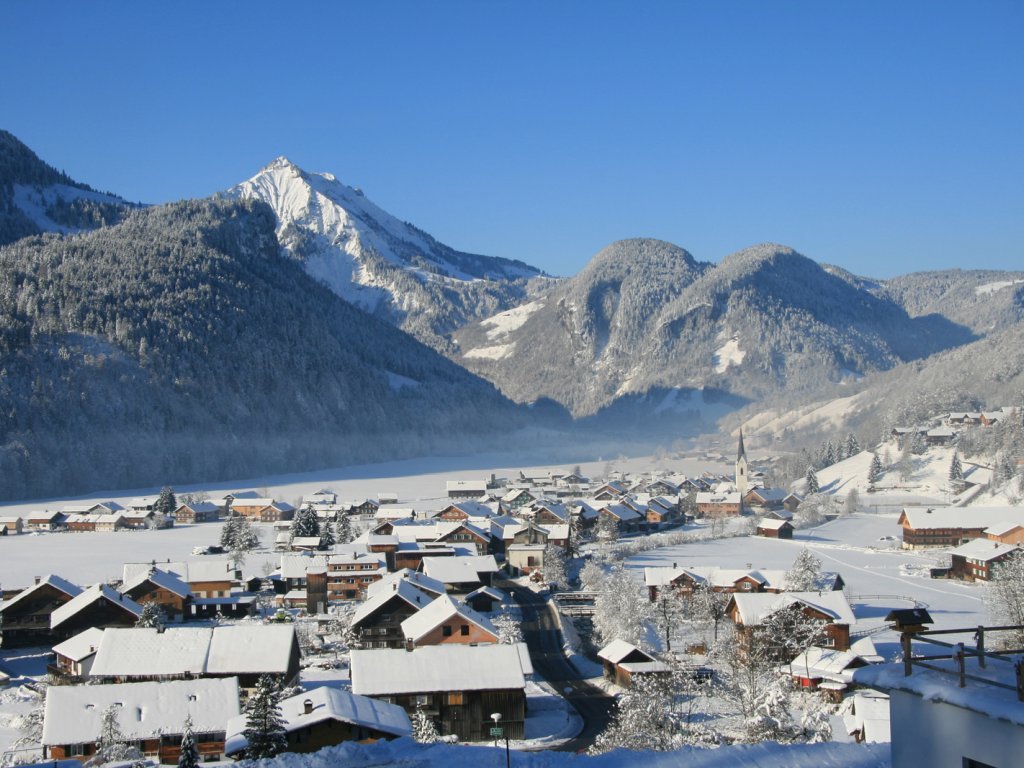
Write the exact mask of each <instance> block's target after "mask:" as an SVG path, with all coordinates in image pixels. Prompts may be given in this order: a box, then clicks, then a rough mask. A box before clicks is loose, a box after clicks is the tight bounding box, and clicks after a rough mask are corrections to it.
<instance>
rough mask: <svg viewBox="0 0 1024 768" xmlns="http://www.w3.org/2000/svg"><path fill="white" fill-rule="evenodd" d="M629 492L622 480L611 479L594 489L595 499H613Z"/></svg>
mask: <svg viewBox="0 0 1024 768" xmlns="http://www.w3.org/2000/svg"><path fill="white" fill-rule="evenodd" d="M627 493H629V486H627V485H626V483H625V482H623V481H622V480H611V481H609V482H607V483H605V484H604V485H602V486H600V487H598V489H597V490H596V491H594V499H596V500H597V501H614V500H615V499H618V498H620V497H622V496H625V495H626V494H627Z"/></svg>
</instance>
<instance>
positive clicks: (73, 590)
mask: <svg viewBox="0 0 1024 768" xmlns="http://www.w3.org/2000/svg"><path fill="white" fill-rule="evenodd" d="M80 594H82V588H81V587H78V586H76V585H74V584H72V583H71V582H70V581H66V580H65V579H62V578H61V577H60V576H54V575H53V574H50V575H48V576H46V577H45V578H42V579H40V578H39V577H36V580H35V584H33V585H32V586H31V587H27V588H25V589H23V590H22V591H21V592H19V593H17V594H16V595H15V596H14V597H11V598H10V599H8V600H5V601H4V602H3V603H0V647H3V648H17V647H24V646H27V645H49V644H50V643H51V642H52V640H53V638H54V634H53V631H52V630H51V628H50V617H51V615H52V614H53V612H54V611H55V610H57V609H58V608H60V607H61V606H63V605H66V604H67V603H69V602H70V601H71V600H72V599H73V598H75V597H77V596H78V595H80Z"/></svg>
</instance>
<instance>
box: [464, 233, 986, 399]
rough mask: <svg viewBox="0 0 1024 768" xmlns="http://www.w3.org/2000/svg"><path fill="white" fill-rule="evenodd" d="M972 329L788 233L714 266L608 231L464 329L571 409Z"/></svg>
mask: <svg viewBox="0 0 1024 768" xmlns="http://www.w3.org/2000/svg"><path fill="white" fill-rule="evenodd" d="M972 338H973V336H972V335H971V333H970V332H969V330H967V329H966V328H963V327H960V326H958V325H956V324H954V323H951V322H949V321H948V320H946V319H945V318H941V317H924V318H917V319H915V318H911V317H910V316H909V315H908V314H907V312H906V311H905V310H904V309H903V308H902V307H901V306H899V305H898V304H896V303H895V302H893V301H892V300H890V299H888V298H885V297H880V296H876V295H874V294H873V293H872V292H871V291H869V290H867V289H866V288H865V287H862V286H858V285H857V284H855V283H854V282H853V281H851V280H848V279H846V278H845V277H842V276H837V275H834V274H832V273H830V272H829V271H827V270H826V269H823V268H822V267H821V266H820V265H818V264H816V263H815V262H813V261H812V260H810V259H808V258H806V257H804V256H801V255H800V254H798V253H796V252H795V251H793V250H791V249H789V248H786V247H784V246H778V245H770V244H766V245H759V246H755V247H753V248H748V249H745V250H743V251H740V252H738V253H735V254H732V255H731V256H728V257H726V258H725V259H723V260H722V261H721V263H719V264H717V265H712V264H701V263H698V262H696V261H694V259H693V258H692V256H690V254H688V253H686V251H683V250H682V249H681V248H678V247H676V246H673V245H671V244H669V243H664V242H660V241H656V240H625V241H620V242H617V243H613V244H612V245H611V246H609V247H608V248H606V249H604V250H603V251H601V252H600V253H599V254H598V255H597V256H595V257H594V259H593V261H592V262H591V264H589V265H588V266H587V268H586V269H584V270H583V271H582V272H581V273H580V274H579V275H577V276H576V277H574V278H571V279H570V280H567V281H565V282H564V283H563V284H561V285H559V286H558V287H556V288H555V289H554V290H553V291H551V292H549V293H548V294H547V295H546V296H544V297H543V298H542V299H540V300H538V301H534V302H532V303H529V304H526V305H523V306H520V307H519V308H517V309H515V310H512V311H510V312H506V313H504V314H500V315H498V316H496V317H494V318H490V319H488V320H484V321H482V322H480V323H477V324H474V325H471V326H468V327H467V328H465V329H463V330H462V331H460V332H459V333H457V334H456V339H457V341H458V343H459V351H460V353H461V357H460V358H459V359H460V360H461V361H462V362H463V363H464V364H465V365H467V367H469V368H470V369H471V370H474V371H477V372H479V373H480V374H481V375H483V376H485V377H487V378H489V379H490V380H491V381H494V382H495V383H496V384H497V385H498V386H499V387H500V388H501V389H502V391H503V392H505V393H506V394H507V395H509V396H510V397H512V398H513V399H514V400H517V401H524V402H529V401H532V400H535V399H537V398H541V397H544V398H550V399H552V400H555V401H557V402H559V403H562V404H564V405H565V406H566V407H568V408H569V409H570V410H571V411H572V412H573V413H574V415H577V416H586V415H590V414H593V413H595V412H597V411H598V410H600V409H601V408H604V407H607V406H609V405H611V404H612V403H614V402H615V401H616V400H617V399H618V398H620V397H623V396H626V395H636V394H643V393H645V392H648V391H649V390H652V389H656V388H657V389H666V388H668V389H671V388H678V389H686V390H689V389H692V390H704V391H707V390H712V391H715V392H719V393H727V394H730V395H734V396H739V397H742V398H746V399H759V398H761V397H764V396H766V395H769V394H771V393H774V392H777V391H779V390H782V389H785V390H787V391H790V392H806V391H810V390H813V389H815V388H816V387H818V386H819V385H821V384H823V383H825V382H838V381H841V380H844V379H854V378H856V377H857V376H859V375H862V374H864V373H867V372H870V371H873V370H884V369H887V368H891V367H893V366H895V365H898V364H899V363H901V362H904V361H906V360H915V359H919V358H922V357H925V356H927V355H929V354H932V353H934V352H935V351H938V350H940V349H945V348H948V347H950V346H954V345H957V344H961V343H964V342H966V341H969V340H970V339H972Z"/></svg>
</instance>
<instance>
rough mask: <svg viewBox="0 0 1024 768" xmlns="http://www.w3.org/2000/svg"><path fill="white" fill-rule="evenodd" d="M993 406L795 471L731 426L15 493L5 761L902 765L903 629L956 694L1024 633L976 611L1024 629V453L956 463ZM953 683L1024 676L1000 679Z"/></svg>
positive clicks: (0, 609)
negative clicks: (366, 757)
mask: <svg viewBox="0 0 1024 768" xmlns="http://www.w3.org/2000/svg"><path fill="white" fill-rule="evenodd" d="M1014 419H1016V420H1017V421H1016V422H1014V421H1013V420H1014ZM1001 421H1002V422H1004V423H1007V422H1010V423H1017V422H1019V416H1018V415H1017V412H1016V411H1014V410H1012V409H1002V410H1000V411H992V412H982V413H978V414H971V413H951V414H948V415H944V416H943V417H942V418H941V422H942V423H941V424H940V425H938V426H937V425H934V424H930V425H927V426H923V427H914V428H897V429H894V430H893V434H892V435H891V440H892V442H891V445H880V446H879V447H877V448H876V449H874V450H872V451H863V450H859V446H855V445H854V444H853V443H848V444H849V445H850V446H851V447H850V448H849V450H844V451H841V452H840V453H842V454H843V455H842V456H837V455H833V456H832V457H831V460H830V461H831V463H829V462H827V461H826V462H821V466H820V467H818V468H817V469H815V468H814V467H809V468H808V472H807V476H806V477H805V478H803V479H802V480H799V481H795V482H790V483H786V484H785V485H783V486H782V487H772V483H771V477H772V473H773V468H772V460H771V457H767V456H766V457H763V458H762V459H752V458H751V457H750V456H749V455H748V450H747V446H746V445H745V442H744V436H743V433H742V432H739V433H738V434H737V435H736V436H735V438H734V439H735V441H736V442H735V443H734V447H733V456H731V457H728V458H726V457H724V456H722V455H721V454H714V453H709V452H703V453H701V452H695V453H693V454H691V455H689V456H688V457H683V456H677V457H673V456H671V455H668V456H662V457H660V458H659V459H657V460H655V459H654V458H653V457H647V458H639V459H635V460H629V461H625V460H619V461H616V462H606V463H604V464H603V465H602V464H601V463H598V462H592V463H590V464H586V463H585V464H584V465H583V466H582V467H581V466H575V467H572V468H571V469H566V468H554V467H549V468H531V469H521V470H514V471H510V472H504V473H503V472H497V471H495V472H483V473H480V474H479V475H478V476H476V477H468V476H458V477H452V476H448V477H447V478H446V479H444V480H443V481H442V480H440V479H439V478H440V477H442V474H439V473H435V474H431V475H424V476H422V477H420V478H418V480H417V482H418V483H419V485H418V486H417V487H419V488H422V489H423V493H422V494H421V495H418V496H415V495H413V494H412V493H408V494H407V493H404V492H391V491H388V492H377V493H376V494H375V495H374V496H373V497H369V496H362V495H360V496H359V497H357V498H351V496H350V497H346V496H343V494H342V493H341V492H338V491H336V490H334V489H333V487H332V486H324V487H313V488H310V489H309V490H308V492H306V493H303V494H302V495H301V497H298V498H292V499H291V501H285V500H284V499H283V498H282V496H284V495H285V494H276V495H275V494H274V493H272V492H271V491H270V490H269V489H268V488H260V489H258V490H252V489H241V490H234V491H230V492H227V493H221V492H220V491H212V492H203V491H191V492H189V493H187V494H181V495H180V496H179V495H176V494H175V493H174V491H173V490H172V489H170V488H165V489H164V490H163V491H161V493H159V494H155V495H152V496H144V497H131V498H127V499H122V500H120V501H116V500H111V499H107V500H101V501H91V502H87V501H82V502H76V503H74V504H65V505H62V506H61V508H60V509H59V510H56V511H50V510H48V509H44V510H38V509H23V508H19V509H18V510H17V512H16V513H14V514H8V515H5V516H3V517H0V525H2V526H3V528H2V530H3V538H2V540H0V548H2V549H0V552H3V559H4V560H6V561H7V562H9V563H14V562H15V560H14V559H12V558H13V556H15V555H16V554H17V552H18V550H17V549H16V548H18V547H20V546H22V542H24V543H25V546H26V548H27V547H28V545H31V547H32V548H31V560H32V565H31V567H32V568H34V569H35V573H34V574H33V575H29V576H27V577H26V576H24V575H23V574H25V570H24V567H25V566H21V567H20V568H19V575H21V578H22V580H21V582H20V583H19V582H12V581H11V576H10V574H4V575H3V579H4V580H3V582H2V586H3V593H2V597H3V602H2V603H0V686H3V688H0V703H2V704H3V706H2V708H0V709H2V711H3V712H4V715H3V717H4V719H3V720H2V721H0V748H2V751H3V764H4V765H17V764H33V763H38V762H41V761H44V760H49V761H61V760H76V761H79V762H88V763H89V764H92V765H98V764H103V763H107V762H113V761H114V758H113V757H112V755H116V756H117V757H119V758H121V759H124V758H125V755H129V756H131V758H132V759H139V760H148V761H151V762H152V763H159V764H180V763H181V762H182V760H186V762H187V760H188V759H191V758H190V757H189V755H194V757H195V758H196V759H197V760H200V761H223V760H235V759H242V758H247V757H268V756H271V755H273V754H276V753H280V752H300V753H301V752H312V751H316V750H319V749H322V748H324V747H330V746H337V745H344V744H350V743H365V742H374V741H388V740H392V739H400V738H403V737H408V738H412V739H415V740H416V741H418V742H420V743H434V742H449V743H457V744H463V745H469V746H472V745H487V744H492V743H497V742H499V741H502V740H505V741H507V742H508V743H509V744H510V745H511V746H512V747H515V748H518V749H538V748H543V749H558V750H562V751H579V750H589V751H591V752H602V751H607V750H609V749H614V748H619V747H625V748H636V749H651V748H652V746H651V744H652V743H654V744H657V743H658V739H659V738H664V739H665V741H664V742H663V744H662V747H661V748H666V749H667V748H671V747H672V746H679V745H680V744H683V745H691V746H703V747H706V746H716V745H722V744H732V743H756V742H758V741H764V740H774V741H786V742H799V743H806V742H810V743H814V742H842V743H849V744H854V745H855V744H857V743H868V744H871V743H889V742H890V741H891V742H892V744H893V750H894V755H895V754H896V750H897V743H898V741H899V737H898V733H899V729H900V724H899V718H900V717H906V716H907V714H906V713H907V712H913V716H914V717H918V718H920V717H927V714H925V715H922V709H925V710H926V709H927V706H926V704H927V702H925V701H923V700H921V697H920V696H919V695H918V696H917V698H916V699H915V700H914V705H913V706H909V705H903V706H902V708H901V709H900V710H898V711H897V710H896V709H895V708H894V709H893V710H892V715H890V696H894V697H899V698H900V700H901V701H905V700H906V697H907V696H910V697H911V698H913V697H914V696H915V694H914V690H915V689H914V686H913V685H911V684H908V683H906V682H905V680H904V678H906V680H911V679H912V678H914V676H917V677H916V678H914V679H917V680H921V679H922V678H923V676H925V675H932V676H934V675H939V674H940V673H939V672H936V671H934V670H932V669H928V670H915V671H914V672H913V675H909V674H908V675H906V676H904V675H903V674H902V672H901V673H900V675H898V676H895V675H894V673H893V672H892V670H891V668H892V667H893V666H894V664H895V666H896V667H899V669H901V670H902V669H903V667H904V663H907V664H908V666H907V669H910V667H909V662H907V658H908V655H911V656H912V655H915V654H914V653H912V652H911V651H910V649H911V648H912V643H919V644H920V643H922V642H932V643H934V642H938V641H936V640H934V638H932V637H931V636H930V635H929V633H938V634H944V635H948V637H946V640H948V641H951V642H946V645H947V646H949V647H952V648H954V649H959V650H955V651H954V654H953V656H952V657H951V658H952V659H953V667H954V668H953V669H951V670H945V671H946V672H952V674H950V675H946V677H948V678H949V681H948V684H949V686H950V687H951V690H953V691H954V693H955V692H956V691H959V689H960V687H961V686H959V685H958V684H957V675H959V676H960V678H961V681H962V680H963V678H964V676H965V675H967V676H968V677H970V676H971V675H970V674H968V673H967V672H966V671H965V668H966V667H965V665H969V662H971V661H973V662H974V663H980V664H981V665H982V666H983V667H984V663H985V660H986V659H989V660H997V661H1002V662H1005V660H1006V659H1008V658H1010V656H1008V655H1006V654H1003V653H1002V651H1003V650H1006V649H1010V650H1019V646H1020V644H1021V643H1020V640H1019V638H1020V636H1021V631H1020V627H1016V629H1014V630H1009V631H1008V630H1006V628H1005V627H1003V628H1002V630H1001V631H998V632H997V631H988V632H986V630H985V629H984V627H985V625H986V624H988V625H990V626H991V625H995V624H999V625H1019V624H1022V623H1024V616H1020V617H1018V616H1008V617H1005V616H1004V617H994V616H992V615H991V613H992V611H991V606H992V605H993V603H992V601H991V600H989V599H988V598H987V597H986V595H987V590H989V589H993V587H990V586H987V585H988V584H989V583H990V582H993V581H994V580H998V578H999V574H1000V569H1001V568H1004V567H1006V568H1009V567H1011V566H1013V565H1014V564H1015V563H1016V561H1017V555H1018V553H1019V551H1020V547H1021V545H1022V544H1024V506H1020V504H1019V503H1017V504H1013V503H1011V502H1012V501H1013V498H1012V496H1013V491H1012V489H1009V486H1012V485H1013V484H1014V483H1016V484H1017V488H1018V489H1019V472H1017V473H1016V474H1013V475H1011V476H1010V478H1009V479H1008V480H1007V482H1006V485H1007V488H1003V489H1001V490H1000V487H999V484H998V479H999V475H1000V472H1001V471H1002V470H1001V469H1000V468H999V466H985V465H984V463H983V462H975V463H970V462H966V461H965V462H964V463H963V464H961V461H960V458H959V455H958V454H957V447H956V445H957V434H958V432H959V431H961V430H965V429H970V428H973V429H991V428H994V427H995V426H996V425H998V424H999V423H1000V422H1001ZM884 454H890V457H889V458H888V459H887V460H886V461H885V462H884V465H883V462H882V460H881V459H880V456H881V455H884ZM892 454H899V455H900V458H899V459H895V458H893V457H892ZM907 457H909V458H907ZM904 459H905V460H906V462H908V463H909V464H910V465H911V466H910V467H907V466H900V463H901V461H903V460H904ZM990 464H992V463H991V462H990ZM880 465H881V466H880ZM682 466H685V467H686V468H687V469H688V470H690V471H689V472H688V473H684V472H682V471H680V470H679V469H678V467H682ZM702 466H703V467H706V468H705V469H703V470H701V471H693V470H695V469H698V468H700V467H702ZM937 477H938V478H939V479H938V480H936V478H937ZM442 482H443V486H442V485H441V483H442ZM428 485H429V487H426V486H428ZM340 487H341V488H344V487H345V486H343V485H342V486H340ZM360 487H362V486H360ZM405 487H406V485H405V484H403V488H405ZM409 487H411V486H409ZM985 492H987V493H989V495H990V498H989V499H982V498H981V495H982V494H983V493H985ZM997 492H998V495H997ZM353 495H354V493H353ZM860 500H863V501H860ZM990 500H991V503H989V502H990ZM983 501H984V503H982V502H983ZM969 502H970V503H969ZM161 540H163V541H164V542H165V544H164V545H163V546H161V545H160V541H161ZM91 541H97V542H102V543H101V544H97V545H95V546H94V545H93V544H91V543H90V542H91ZM170 542H173V545H172V544H170ZM143 545H144V546H143ZM72 549H74V550H75V551H76V552H79V551H81V552H84V553H85V554H84V555H81V554H76V555H75V556H74V557H73V556H71V555H70V551H71V550H72ZM65 550H66V551H67V553H68V556H64V553H65ZM26 551H28V550H27V549H26ZM47 551H51V552H54V553H61V554H54V555H53V556H52V558H48V557H47V556H46V554H45V553H46V552H47ZM158 551H159V552H160V553H161V556H157V554H156V553H157V552H158ZM76 558H78V559H76ZM100 568H102V569H103V570H97V569H100ZM100 574H102V578H97V576H98V575H100ZM996 618H998V619H999V620H997V621H994V622H993V619H996ZM986 634H987V636H988V639H987V640H986ZM979 637H980V640H979ZM943 642H945V640H944V641H943ZM958 643H959V645H957V644H958ZM1007 643H1008V644H1007ZM1015 644H1016V645H1017V646H1018V647H1017V648H1016V649H1015V648H1013V646H1014V645H1015ZM1010 650H1006V653H1007V654H1008V653H1009V652H1010ZM957 653H959V654H960V656H959V657H957V656H956V654H957ZM948 656H949V654H948V653H945V655H943V657H942V658H943V659H946V658H947V657H948ZM929 658H930V657H929ZM958 659H959V660H958ZM957 665H959V666H958V667H957ZM927 666H928V665H927V664H925V667H927ZM931 666H932V667H936V668H941V667H942V666H943V664H941V663H940V664H932V665H931ZM989 666H990V667H995V668H998V667H999V666H1000V664H999V663H995V664H991V665H989ZM1011 666H1012V665H1011ZM1000 671H1002V672H1007V673H1008V674H1004V675H1003V676H1002V678H998V676H995V677H994V675H995V673H997V672H1000ZM929 679H930V678H929ZM943 679H944V678H943ZM1006 680H1009V682H1006ZM1017 680H1019V678H1017ZM933 684H934V683H933ZM970 685H971V686H975V687H979V686H980V687H981V688H983V689H985V690H988V689H990V688H992V690H996V691H997V695H1003V694H1000V693H998V692H999V691H1004V692H1005V691H1007V690H1008V691H1009V693H1008V694H1006V695H1009V696H1011V698H1013V699H1014V700H1016V696H1018V695H1020V696H1024V692H1022V691H1021V690H1020V684H1019V682H1016V681H1015V680H1014V675H1013V669H1012V668H1010V669H1008V670H999V669H985V670H982V673H981V674H974V675H973V677H972V682H971V683H970ZM1000 685H1001V686H1004V687H1003V688H999V686H1000ZM993 686H994V687H993ZM1007 686H1008V688H1007ZM668 690H675V691H676V692H677V694H675V695H674V698H673V696H670V695H669V694H668V693H667V691H668ZM679 691H682V692H683V693H684V695H683V696H682V699H683V700H684V702H685V703H684V704H683V705H682V706H683V709H682V710H680V696H679V695H678V692H679ZM939 698H940V699H941V698H942V697H939ZM670 699H671V700H670ZM652 702H654V704H652ZM773 702H774V703H773ZM781 702H784V703H781ZM631 707H632V708H639V709H638V710H637V711H633V710H632V709H630V708H631ZM645 707H646V709H645ZM960 707H961V709H962V708H963V704H962V702H961V704H960ZM656 710H657V711H660V713H661V714H658V713H657V712H656ZM969 711H970V712H971V715H972V716H975V717H987V716H988V715H987V714H986V710H985V709H984V707H982V708H980V711H979V712H974V711H971V710H969ZM268 712H269V713H270V715H268V714H267V713H268ZM637 712H640V713H641V715H642V717H641V721H644V718H646V722H647V723H648V725H647V727H646V728H640V729H639V730H638V729H637V726H636V721H637V720H636V719H637V717H638V715H637ZM643 713H646V714H643ZM943 716H944V717H948V713H946V714H944V715H943ZM666 717H668V719H669V720H671V722H669V721H668V720H665V719H664V718H666ZM260 718H262V720H261V719H260ZM989 719H991V718H989ZM997 719H998V718H997ZM260 723H263V726H260ZM986 727H988V726H986ZM1014 727H1015V728H1016V729H1017V730H1018V731H1019V729H1020V726H1019V725H1016V726H1014ZM941 730H942V729H937V732H936V736H935V738H936V739H941V738H942V734H941ZM1015 738H1019V734H1018V735H1017V736H1016V737H1015ZM1014 743H1016V742H1014ZM653 748H659V747H653ZM183 755H185V757H183ZM992 764H996V763H992Z"/></svg>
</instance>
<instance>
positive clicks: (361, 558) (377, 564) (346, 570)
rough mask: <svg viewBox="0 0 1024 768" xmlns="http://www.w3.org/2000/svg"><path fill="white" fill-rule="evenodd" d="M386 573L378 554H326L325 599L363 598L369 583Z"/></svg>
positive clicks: (383, 563)
mask: <svg viewBox="0 0 1024 768" xmlns="http://www.w3.org/2000/svg"><path fill="white" fill-rule="evenodd" d="M386 573H387V564H386V562H385V560H384V558H382V557H381V556H380V555H377V554H370V553H361V552H354V553H351V554H342V555H328V556H327V600H328V601H329V602H338V601H348V600H365V599H366V592H367V589H369V587H370V585H371V584H373V583H374V582H377V581H380V579H381V578H383V577H384V575H385V574H386Z"/></svg>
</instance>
